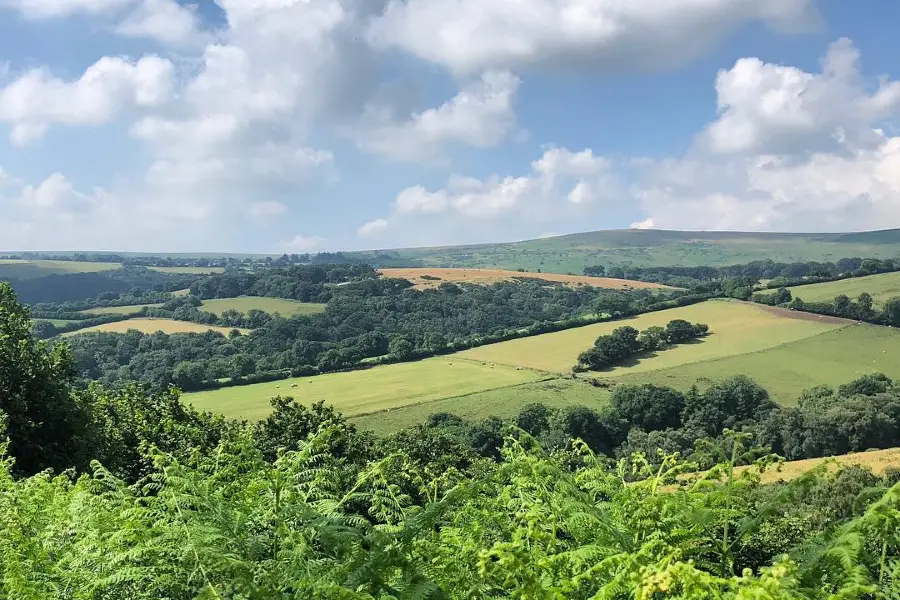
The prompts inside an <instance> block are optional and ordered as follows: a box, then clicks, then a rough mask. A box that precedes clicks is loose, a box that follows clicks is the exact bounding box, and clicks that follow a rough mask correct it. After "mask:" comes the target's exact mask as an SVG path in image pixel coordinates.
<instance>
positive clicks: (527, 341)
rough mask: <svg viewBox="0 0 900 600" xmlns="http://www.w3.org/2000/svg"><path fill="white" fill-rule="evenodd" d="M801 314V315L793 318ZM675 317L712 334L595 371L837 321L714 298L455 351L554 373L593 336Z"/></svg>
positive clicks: (715, 351)
mask: <svg viewBox="0 0 900 600" xmlns="http://www.w3.org/2000/svg"><path fill="white" fill-rule="evenodd" d="M794 317H801V318H794ZM673 319H685V320H687V321H690V322H691V323H698V322H699V323H706V324H707V325H709V330H710V334H709V335H708V336H707V337H705V338H702V339H701V340H698V341H696V342H693V343H689V344H681V345H679V346H676V347H674V348H669V349H667V350H663V351H660V352H658V353H655V354H652V355H646V356H643V357H640V358H638V359H637V360H636V361H634V362H635V364H629V365H626V366H620V367H615V368H614V369H611V370H609V371H604V372H602V373H599V375H604V376H609V375H618V374H622V373H626V372H627V373H641V372H645V371H651V370H652V371H655V370H658V369H664V368H667V367H675V366H678V365H684V364H688V363H694V362H698V361H703V360H710V359H714V358H722V357H724V356H731V355H734V354H745V353H747V352H755V351H759V350H764V349H766V348H771V347H773V346H777V345H779V344H783V343H785V342H792V341H796V340H799V339H803V338H807V337H810V336H813V335H816V334H818V333H822V332H825V331H830V330H832V329H835V328H837V327H840V326H841V325H840V324H839V323H836V322H835V321H837V320H835V319H828V318H822V319H818V318H812V319H810V318H809V315H806V314H805V313H804V314H802V315H795V313H792V312H790V311H781V310H773V309H771V308H769V307H765V306H761V305H757V304H751V303H746V302H737V301H727V300H712V301H708V302H703V303H700V304H694V305H691V306H685V307H680V308H673V309H669V310H664V311H659V312H654V313H647V314H643V315H639V316H637V317H634V318H630V319H622V320H619V321H612V322H607V323H597V324H595V325H588V326H585V327H577V328H573V329H566V330H564V331H558V332H554V333H546V334H543V335H539V336H534V337H527V338H519V339H516V340H510V341H508V342H501V343H499V344H489V345H487V346H481V347H479V348H473V349H471V350H465V351H463V352H461V353H459V356H460V357H463V358H469V359H472V360H480V361H484V362H488V363H495V364H504V365H512V366H522V367H527V368H532V369H538V370H542V371H548V372H553V373H564V372H569V371H571V369H572V367H573V366H574V365H575V363H576V361H577V359H578V355H579V354H580V353H581V352H583V351H585V350H587V349H588V348H590V347H591V346H592V345H593V344H594V340H596V339H597V337H599V336H601V335H606V334H609V333H610V332H612V330H613V329H616V328H617V327H624V326H626V325H628V326H631V327H634V328H635V329H638V330H642V329H646V328H648V327H651V326H655V325H659V326H664V325H665V324H666V323H668V322H669V321H671V320H673Z"/></svg>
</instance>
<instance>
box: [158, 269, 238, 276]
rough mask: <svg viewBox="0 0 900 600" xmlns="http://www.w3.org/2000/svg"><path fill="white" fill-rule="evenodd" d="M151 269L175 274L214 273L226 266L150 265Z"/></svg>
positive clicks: (222, 271)
mask: <svg viewBox="0 0 900 600" xmlns="http://www.w3.org/2000/svg"><path fill="white" fill-rule="evenodd" d="M150 270H151V271H159V272H160V273H171V274H175V275H212V274H214V273H224V272H225V268H224V267H150Z"/></svg>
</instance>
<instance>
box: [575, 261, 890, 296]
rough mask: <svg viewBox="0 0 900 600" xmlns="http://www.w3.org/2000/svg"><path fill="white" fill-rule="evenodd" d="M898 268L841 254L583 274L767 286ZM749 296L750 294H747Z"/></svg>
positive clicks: (591, 269)
mask: <svg viewBox="0 0 900 600" xmlns="http://www.w3.org/2000/svg"><path fill="white" fill-rule="evenodd" d="M897 270H900V260H893V259H878V258H857V257H854V258H842V259H840V260H838V261H835V262H830V261H828V262H816V261H798V262H792V263H784V262H775V261H772V260H757V261H753V262H749V263H745V264H737V265H729V266H724V267H705V266H704V267H681V266H671V267H635V266H630V265H629V266H609V267H606V266H604V265H591V266H587V267H585V268H584V274H585V275H591V276H595V277H604V276H605V277H617V278H620V279H635V280H637V281H647V282H652V283H664V284H667V285H673V286H677V287H688V288H694V287H697V286H701V285H702V284H705V283H710V282H716V281H721V280H724V279H736V278H748V279H749V280H751V281H753V282H754V283H758V282H759V280H761V279H765V280H769V282H768V284H767V287H772V288H777V287H789V286H793V285H798V284H801V283H818V282H822V281H834V280H837V279H846V278H849V277H864V276H866V275H875V274H878V273H890V272H894V271H897ZM748 296H749V294H748Z"/></svg>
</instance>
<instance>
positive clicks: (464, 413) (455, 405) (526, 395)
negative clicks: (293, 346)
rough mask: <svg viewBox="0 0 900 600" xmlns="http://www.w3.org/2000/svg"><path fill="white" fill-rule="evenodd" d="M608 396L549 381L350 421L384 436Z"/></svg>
mask: <svg viewBox="0 0 900 600" xmlns="http://www.w3.org/2000/svg"><path fill="white" fill-rule="evenodd" d="M496 368H499V367H496ZM301 391H302V390H301ZM609 395H610V391H609V390H606V389H603V388H599V387H594V386H592V385H591V384H590V383H588V381H586V380H584V379H562V378H560V379H549V380H541V381H535V382H530V383H523V384H519V385H510V386H507V387H502V388H497V389H491V390H485V391H480V392H473V393H471V394H466V395H463V396H450V397H448V398H443V399H441V400H435V401H433V402H422V403H418V404H411V405H407V406H401V407H399V408H395V409H393V410H385V411H381V412H375V413H372V414H368V415H362V416H357V417H351V418H350V419H349V420H350V421H351V422H353V423H355V424H356V425H357V426H359V427H362V428H364V429H371V430H372V431H374V432H375V433H378V434H387V433H391V432H393V431H397V430H398V429H402V428H404V427H407V426H409V425H414V424H416V423H424V422H425V420H426V419H427V418H428V416H429V415H432V414H434V413H439V412H448V413H453V414H455V415H459V416H460V417H465V418H467V419H471V420H474V421H477V420H479V419H486V418H487V417H491V416H497V417H514V416H515V415H517V414H518V413H519V411H521V410H522V409H523V408H525V407H526V406H527V405H529V404H532V403H534V402H540V403H542V404H546V405H547V406H553V407H558V408H561V407H565V406H575V405H578V404H580V405H584V406H590V407H591V408H595V409H596V408H600V407H601V406H603V405H604V404H606V403H607V402H608V401H609Z"/></svg>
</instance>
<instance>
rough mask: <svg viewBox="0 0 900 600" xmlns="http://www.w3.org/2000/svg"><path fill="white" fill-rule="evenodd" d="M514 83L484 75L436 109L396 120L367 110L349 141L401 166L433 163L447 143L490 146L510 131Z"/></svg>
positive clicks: (509, 77) (511, 78)
mask: <svg viewBox="0 0 900 600" xmlns="http://www.w3.org/2000/svg"><path fill="white" fill-rule="evenodd" d="M520 83H521V81H520V80H519V78H518V77H516V76H515V75H513V74H512V73H509V72H507V71H497V72H494V71H489V72H486V73H484V74H483V75H482V76H481V78H479V79H478V80H477V81H475V82H472V83H469V84H467V85H465V86H463V88H462V89H461V90H460V91H459V93H458V94H457V95H456V96H454V97H453V98H452V99H451V100H448V101H447V102H445V103H444V104H442V105H441V106H439V107H437V108H430V109H428V110H425V111H422V112H419V113H414V114H412V115H411V116H409V117H408V118H405V119H402V120H397V119H396V118H395V117H394V116H392V115H390V114H387V113H388V109H385V108H383V107H378V106H369V107H368V110H367V115H366V116H365V117H364V119H363V124H362V125H361V126H360V128H359V130H357V131H356V133H355V137H356V138H357V142H358V145H359V147H360V148H361V149H362V150H364V151H366V152H371V153H373V154H378V155H381V156H384V157H387V158H389V159H392V160H397V161H403V162H430V161H433V160H435V159H437V158H440V157H441V156H442V153H443V151H444V149H445V148H446V147H447V146H448V145H452V144H461V145H466V146H472V147H476V148H489V147H491V146H496V145H497V144H499V143H500V142H502V141H503V140H504V139H505V138H506V137H507V136H508V135H509V133H510V132H511V131H512V130H513V128H514V127H515V124H516V115H515V98H516V92H517V91H518V88H519V84H520Z"/></svg>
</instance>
